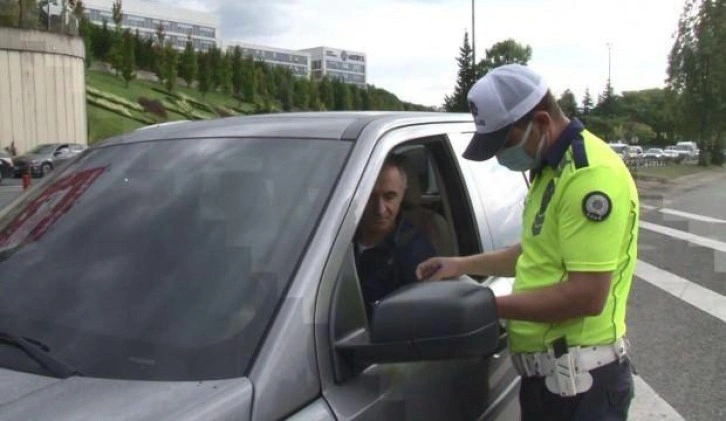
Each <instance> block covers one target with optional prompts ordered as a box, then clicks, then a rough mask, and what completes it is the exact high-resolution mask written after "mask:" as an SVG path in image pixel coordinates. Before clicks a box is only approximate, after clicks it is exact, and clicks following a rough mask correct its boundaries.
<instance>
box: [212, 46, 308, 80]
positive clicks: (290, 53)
mask: <svg viewBox="0 0 726 421" xmlns="http://www.w3.org/2000/svg"><path fill="white" fill-rule="evenodd" d="M224 45H225V48H226V49H227V52H228V53H231V52H232V51H234V49H235V47H240V50H241V51H242V56H243V57H252V58H253V59H255V60H257V61H262V62H265V63H267V64H270V65H273V66H281V67H286V68H288V69H290V71H292V73H293V74H294V75H295V76H300V77H307V78H309V77H310V54H309V53H306V52H303V51H295V50H288V49H284V48H276V47H267V46H263V45H256V44H249V43H244V42H236V41H234V42H225V43H224Z"/></svg>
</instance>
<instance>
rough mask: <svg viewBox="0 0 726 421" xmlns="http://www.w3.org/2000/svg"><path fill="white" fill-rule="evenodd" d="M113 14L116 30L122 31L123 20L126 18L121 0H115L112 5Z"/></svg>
mask: <svg viewBox="0 0 726 421" xmlns="http://www.w3.org/2000/svg"><path fill="white" fill-rule="evenodd" d="M111 16H112V17H113V23H114V25H115V26H116V31H120V30H121V22H123V18H124V15H123V9H122V5H121V0H114V2H113V5H112V6H111Z"/></svg>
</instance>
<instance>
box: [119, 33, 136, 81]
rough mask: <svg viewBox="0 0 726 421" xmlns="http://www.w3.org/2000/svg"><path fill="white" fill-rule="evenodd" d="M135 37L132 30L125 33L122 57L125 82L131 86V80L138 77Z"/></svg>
mask: <svg viewBox="0 0 726 421" xmlns="http://www.w3.org/2000/svg"><path fill="white" fill-rule="evenodd" d="M135 48H136V46H135V45H134V37H133V35H131V31H130V30H128V29H127V30H125V31H124V33H123V51H122V58H121V76H122V77H123V79H124V84H125V85H126V87H127V88H128V87H129V82H131V81H132V80H134V79H136V55H135V51H134V50H135Z"/></svg>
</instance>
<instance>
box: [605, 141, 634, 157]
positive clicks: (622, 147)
mask: <svg viewBox="0 0 726 421" xmlns="http://www.w3.org/2000/svg"><path fill="white" fill-rule="evenodd" d="M610 148H611V149H612V150H613V151H615V153H616V154H618V156H619V157H621V158H623V159H628V158H630V147H629V146H628V145H626V144H624V143H610Z"/></svg>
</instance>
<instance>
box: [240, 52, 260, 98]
mask: <svg viewBox="0 0 726 421" xmlns="http://www.w3.org/2000/svg"><path fill="white" fill-rule="evenodd" d="M256 93H257V74H256V72H255V62H254V60H253V59H252V57H247V58H245V59H244V60H243V61H242V95H243V96H244V98H245V99H246V100H247V101H250V102H251V101H254V100H255V94H256Z"/></svg>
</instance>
